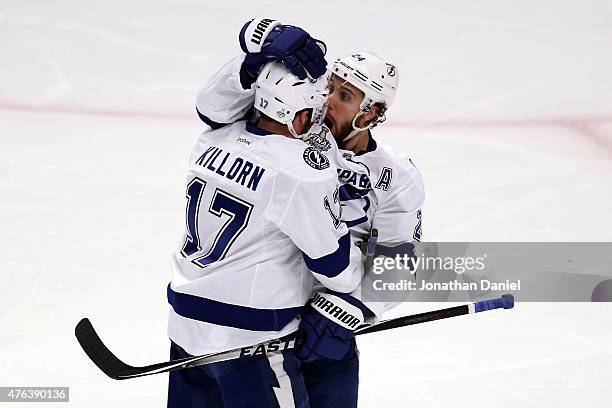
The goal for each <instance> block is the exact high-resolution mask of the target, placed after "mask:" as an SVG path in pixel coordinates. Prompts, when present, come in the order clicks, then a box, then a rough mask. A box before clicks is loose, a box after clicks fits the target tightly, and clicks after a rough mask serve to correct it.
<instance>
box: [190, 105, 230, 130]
mask: <svg viewBox="0 0 612 408" xmlns="http://www.w3.org/2000/svg"><path fill="white" fill-rule="evenodd" d="M196 112H198V116H199V117H200V120H201V121H202V122H204V123H206V124H207V125H208V126H210V128H211V129H212V130H217V129H220V128H222V127H223V126H226V125H227V123H219V122H215V121H214V120H212V119H211V118H209V117H208V116H206V115H204V114H203V113H202V112H200V111H199V110H198V108H196Z"/></svg>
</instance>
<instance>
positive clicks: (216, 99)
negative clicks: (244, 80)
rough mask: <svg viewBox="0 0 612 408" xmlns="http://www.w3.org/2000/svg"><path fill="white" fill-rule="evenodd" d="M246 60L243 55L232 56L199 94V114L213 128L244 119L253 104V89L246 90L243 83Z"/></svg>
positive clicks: (197, 104)
mask: <svg viewBox="0 0 612 408" xmlns="http://www.w3.org/2000/svg"><path fill="white" fill-rule="evenodd" d="M243 60H244V55H239V56H237V57H235V58H233V59H231V60H230V61H229V62H228V63H226V64H225V65H223V66H222V67H221V69H220V70H219V71H217V73H215V74H214V75H213V76H212V78H211V79H210V80H209V81H208V82H207V83H206V84H205V85H204V87H202V89H201V90H200V92H199V93H198V96H197V100H196V110H197V112H198V116H199V117H200V119H201V120H202V121H203V122H204V123H206V124H207V125H208V126H210V127H211V128H213V129H218V128H220V127H223V126H225V125H227V124H229V123H233V122H236V121H237V120H241V119H242V118H243V117H244V116H245V115H246V113H247V112H248V111H249V109H250V108H251V106H253V98H254V95H255V90H254V88H253V87H251V89H246V90H245V89H243V88H242V85H241V83H240V67H241V65H242V62H243Z"/></svg>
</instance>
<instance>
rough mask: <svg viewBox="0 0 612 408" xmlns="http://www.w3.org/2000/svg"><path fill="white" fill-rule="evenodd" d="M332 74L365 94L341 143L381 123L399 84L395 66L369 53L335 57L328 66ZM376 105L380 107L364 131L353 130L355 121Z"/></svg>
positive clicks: (359, 129) (356, 128)
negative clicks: (351, 129) (331, 65)
mask: <svg viewBox="0 0 612 408" xmlns="http://www.w3.org/2000/svg"><path fill="white" fill-rule="evenodd" d="M332 74H335V75H337V76H338V77H339V78H340V79H342V80H344V81H346V82H348V83H350V84H352V85H354V86H355V87H356V88H357V89H359V90H361V91H362V92H363V93H364V94H365V96H364V98H363V101H362V102H361V105H360V106H359V112H358V113H357V115H355V117H354V118H353V131H352V132H351V133H350V134H349V135H348V136H347V137H346V138H345V139H344V140H343V141H346V140H348V139H350V138H351V137H353V136H355V135H356V134H357V133H358V132H360V131H362V130H366V129H370V128H373V127H374V126H376V125H377V124H379V123H381V122H384V121H385V119H386V118H385V111H386V110H387V109H388V108H389V107H390V106H391V104H392V103H393V99H395V93H396V92H397V86H398V83H399V72H398V70H397V68H396V67H395V65H393V64H390V63H389V62H387V61H385V60H383V59H382V58H381V57H379V56H378V55H376V54H374V53H373V52H356V53H354V54H352V55H349V56H346V57H340V58H337V59H336V61H335V62H334V65H333V67H332ZM376 103H380V104H382V110H381V112H380V113H379V115H378V118H376V119H375V120H373V121H372V122H370V124H369V125H368V126H366V127H364V128H358V127H356V125H355V123H356V121H357V118H358V117H359V116H361V115H363V114H364V113H366V112H368V111H369V110H370V109H372V106H374V104H376Z"/></svg>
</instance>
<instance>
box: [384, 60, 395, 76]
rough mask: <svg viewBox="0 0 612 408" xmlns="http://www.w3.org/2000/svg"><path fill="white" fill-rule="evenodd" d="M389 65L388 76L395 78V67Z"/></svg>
mask: <svg viewBox="0 0 612 408" xmlns="http://www.w3.org/2000/svg"><path fill="white" fill-rule="evenodd" d="M386 64H387V74H389V76H391V77H394V76H395V65H391V64H389V63H388V62H387V63H386Z"/></svg>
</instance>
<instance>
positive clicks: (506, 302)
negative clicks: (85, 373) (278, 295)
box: [74, 295, 514, 380]
mask: <svg viewBox="0 0 612 408" xmlns="http://www.w3.org/2000/svg"><path fill="white" fill-rule="evenodd" d="M513 307H514V298H513V297H512V295H504V296H502V297H501V298H499V299H491V300H485V301H482V302H476V303H470V304H467V305H462V306H455V307H450V308H447V309H441V310H435V311H432V312H427V313H420V314H416V315H411V316H403V317H398V318H396V319H389V320H383V321H381V322H380V323H376V324H373V325H370V326H362V327H360V328H358V329H357V330H355V335H356V336H359V335H361V334H367V333H374V332H379V331H383V330H389V329H395V328H398V327H404V326H410V325H413V324H419V323H425V322H431V321H434V320H440V319H446V318H449V317H455V316H461V315H465V314H471V313H478V312H484V311H487V310H493V309H500V308H504V309H512V308H513ZM74 332H75V335H76V337H77V339H78V341H79V344H80V345H81V347H82V348H83V350H84V351H85V353H86V354H87V356H88V357H89V358H90V359H91V361H93V362H94V364H95V365H97V366H98V368H99V369H100V370H102V371H103V372H104V374H106V375H108V376H109V377H110V378H113V379H115V380H126V379H129V378H136V377H143V376H146V375H152V374H159V373H165V372H168V371H174V370H182V369H185V368H191V367H197V366H200V365H204V364H210V363H217V362H220V361H227V360H233V359H236V358H244V357H251V356H259V355H264V354H268V353H278V352H281V351H285V350H289V349H291V348H294V347H296V346H297V345H298V344H299V341H298V338H296V337H292V338H284V339H277V340H271V341H268V342H266V343H261V344H257V345H255V346H250V347H242V348H237V349H234V350H229V351H223V352H220V353H212V354H205V355H202V356H194V357H188V358H182V359H178V360H172V361H167V362H163V363H157V364H151V365H147V366H143V367H134V366H131V365H128V364H126V363H124V362H123V361H121V360H119V359H118V358H117V357H116V356H115V355H114V354H113V353H112V352H111V351H110V350H109V349H108V347H106V346H105V345H104V343H103V342H102V340H101V339H100V337H99V336H98V334H97V333H96V331H95V329H94V328H93V326H92V324H91V322H90V321H89V319H87V318H84V319H81V321H80V322H79V323H78V324H77V325H76V328H75V331H74Z"/></svg>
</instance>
